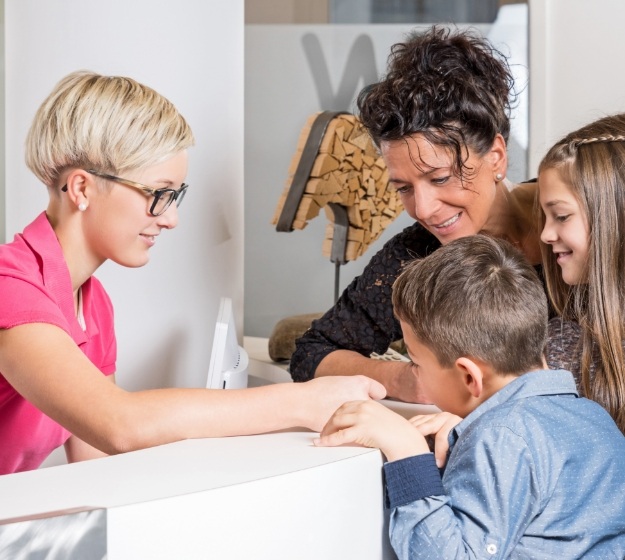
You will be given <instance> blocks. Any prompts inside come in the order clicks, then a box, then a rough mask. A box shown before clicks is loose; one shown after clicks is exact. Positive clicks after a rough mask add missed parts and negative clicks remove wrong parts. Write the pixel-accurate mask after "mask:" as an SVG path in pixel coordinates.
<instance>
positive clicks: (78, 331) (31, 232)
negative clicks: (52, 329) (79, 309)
mask: <svg viewBox="0 0 625 560" xmlns="http://www.w3.org/2000/svg"><path fill="white" fill-rule="evenodd" d="M22 236H23V239H24V240H25V241H26V242H27V243H28V245H29V246H30V247H31V249H32V250H33V251H34V252H35V253H37V255H38V256H39V258H40V259H41V263H42V264H41V276H42V278H43V283H44V285H45V286H46V288H47V289H48V291H49V293H50V294H51V295H52V297H53V298H54V300H55V301H56V303H57V304H58V306H59V308H60V309H61V312H62V313H63V316H64V317H65V319H66V320H67V324H68V326H69V328H70V329H71V336H72V338H73V339H74V340H75V341H77V342H78V343H79V344H80V343H82V342H86V341H87V334H86V333H85V332H84V331H83V330H82V328H81V326H80V324H79V323H78V320H77V318H76V310H75V308H74V290H73V287H72V279H71V277H70V275H69V269H68V268H67V262H66V261H65V255H64V254H63V250H62V249H61V245H60V243H59V240H58V239H57V237H56V234H55V233H54V229H52V225H51V224H50V222H49V220H48V217H47V215H46V213H45V212H42V213H41V214H39V216H37V218H36V219H35V220H34V221H33V222H32V223H31V224H30V225H28V226H27V227H26V228H25V229H24V232H23V234H22ZM90 284H91V279H88V280H87V282H85V283H84V284H83V286H82V297H83V313H84V316H85V323H86V324H87V328H88V329H89V325H93V321H90V319H91V317H90V313H91V309H90V308H91V305H90V298H89V295H90ZM91 334H95V333H91Z"/></svg>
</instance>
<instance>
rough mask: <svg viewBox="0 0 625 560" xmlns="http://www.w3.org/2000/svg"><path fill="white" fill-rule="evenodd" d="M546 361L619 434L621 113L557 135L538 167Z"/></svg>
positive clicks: (623, 208) (623, 209) (624, 151)
mask: <svg viewBox="0 0 625 560" xmlns="http://www.w3.org/2000/svg"><path fill="white" fill-rule="evenodd" d="M538 184H539V197H538V200H539V203H540V209H539V210H538V211H539V212H540V218H541V220H542V226H543V230H542V234H541V241H542V243H541V250H542V254H543V267H544V276H545V282H546V286H547V292H548V295H549V298H550V300H551V302H552V305H553V307H554V308H555V310H556V311H557V312H558V314H559V315H560V317H559V318H556V319H552V320H551V321H550V325H549V327H550V333H549V344H548V347H547V354H548V362H549V364H550V366H551V367H554V368H557V367H560V368H564V369H569V370H571V371H572V372H573V374H574V375H576V377H577V384H578V387H579V390H580V393H582V394H583V395H584V396H586V397H588V398H591V399H593V400H595V401H597V402H598V403H600V404H601V405H603V406H604V407H605V408H606V409H607V410H608V412H609V413H610V414H611V415H612V417H613V418H614V420H615V422H616V424H617V425H618V427H619V428H620V429H621V431H622V432H624V433H625V353H624V351H623V341H624V340H625V248H624V246H623V236H624V235H625V114H618V115H613V116H608V117H604V118H602V119H599V120H597V121H595V122H593V123H591V124H589V125H586V126H584V127H582V128H580V129H579V130H576V131H574V132H571V133H570V134H568V135H567V136H565V137H564V138H563V139H562V140H560V141H559V142H557V143H556V144H555V145H554V146H553V147H552V148H551V149H550V150H549V152H548V153H547V155H546V156H545V157H544V158H543V160H542V162H541V164H540V166H539V179H538Z"/></svg>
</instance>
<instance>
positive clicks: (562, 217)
mask: <svg viewBox="0 0 625 560" xmlns="http://www.w3.org/2000/svg"><path fill="white" fill-rule="evenodd" d="M569 217H570V214H560V215H559V216H556V221H557V222H560V223H562V222H566V221H567V220H568V219H569Z"/></svg>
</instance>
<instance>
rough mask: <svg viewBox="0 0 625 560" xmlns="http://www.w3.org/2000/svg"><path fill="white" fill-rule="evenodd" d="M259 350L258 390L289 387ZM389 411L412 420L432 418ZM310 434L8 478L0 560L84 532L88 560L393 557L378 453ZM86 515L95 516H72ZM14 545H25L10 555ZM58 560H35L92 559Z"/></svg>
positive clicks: (171, 448) (167, 450)
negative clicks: (326, 442) (327, 443)
mask: <svg viewBox="0 0 625 560" xmlns="http://www.w3.org/2000/svg"><path fill="white" fill-rule="evenodd" d="M263 340H265V341H266V339H256V340H255V339H251V340H250V339H246V347H248V344H249V345H250V346H251V348H249V349H248V351H249V352H250V358H251V360H250V362H251V363H250V373H251V374H252V375H253V376H254V377H256V381H257V382H265V381H271V382H276V381H286V380H288V379H290V378H289V377H288V374H286V372H285V371H284V369H283V368H279V367H277V366H275V365H273V366H272V364H269V363H267V362H266V361H265V360H264V359H263V358H262V356H261V357H260V358H258V357H257V356H256V350H258V348H257V349H256V350H255V348H256V347H255V345H260V346H259V350H258V351H259V352H260V353H261V354H262V348H263V346H262V345H263ZM265 343H266V342H265ZM285 376H286V377H285ZM390 406H391V407H393V408H394V407H395V406H399V407H400V410H399V411H400V412H402V411H403V412H406V414H407V415H408V414H415V413H418V412H428V411H431V410H433V409H432V407H418V406H412V405H403V404H401V403H391V404H390ZM434 410H435V409H434ZM314 435H315V434H313V433H311V432H309V431H306V430H294V431H284V432H279V433H272V434H266V435H260V436H248V437H232V438H216V439H201V440H188V441H183V442H178V443H174V444H170V445H164V446H161V447H155V448H152V449H146V450H143V451H137V452H132V453H126V454H123V455H118V456H115V457H107V458H104V459H98V460H94V461H87V462H83V463H76V464H71V465H60V466H53V467H48V468H43V469H39V470H37V471H31V472H26V473H18V474H13V475H5V476H0V560H2V559H4V558H11V559H12V560H15V559H18V558H28V555H27V553H28V552H29V550H28V549H29V547H34V546H37V543H39V544H41V543H43V542H44V541H45V538H44V535H45V533H46V531H47V532H48V533H50V531H52V532H53V533H54V535H52V536H53V537H54V538H52V539H51V540H52V542H55V543H56V545H54V546H56V547H57V548H58V547H59V546H60V545H59V543H61V542H63V541H70V544H71V541H72V539H78V537H79V533H80V532H81V530H82V531H87V532H88V531H90V536H91V539H92V541H93V540H94V539H95V541H97V542H96V544H91V545H88V546H90V547H91V550H94V551H96V552H94V554H93V555H92V556H88V558H107V559H108V560H121V559H124V560H125V559H133V560H134V559H138V558H150V559H151V560H157V559H161V558H162V559H168V560H169V559H171V558H181V559H185V560H189V559H195V558H219V559H231V558H232V559H243V558H253V559H255V560H260V559H268V560H269V559H271V560H279V559H288V560H293V559H295V558H297V559H298V560H305V559H311V560H312V559H314V560H320V559H323V560H331V559H337V560H339V559H340V560H345V559H349V558H358V559H359V560H366V559H376V560H378V559H381V558H394V557H395V556H394V554H393V552H392V550H391V548H390V545H389V543H388V537H387V526H386V519H385V512H384V509H383V485H382V468H381V467H382V456H381V453H380V452H379V451H378V450H375V449H365V448H357V447H340V448H316V447H313V446H312V438H313V437H314ZM81 509H84V510H87V511H86V512H85V513H84V514H72V515H69V513H71V512H76V511H79V510H81ZM59 513H64V515H61V516H60V517H53V518H52V521H54V522H55V523H54V524H51V515H58V514H59ZM91 514H93V515H91ZM81 515H83V516H88V515H91V519H90V520H89V519H86V518H84V517H80V516H81ZM38 516H39V517H41V519H39V520H37V519H34V518H35V517H38ZM64 520H65V521H67V522H66V523H64ZM70 520H71V523H70ZM89 524H91V525H89ZM94 524H97V525H98V530H94V529H93V525H94ZM81 527H82V529H81ZM33 534H37V535H38V536H37V538H32V535H33ZM16 535H17V537H19V536H20V535H21V540H20V539H18V538H17V537H16ZM94 535H95V536H94ZM95 541H94V542H95ZM11 542H18V543H19V546H18V547H17V548H16V549H15V550H12V551H11V549H10V548H7V547H8V546H9V545H8V543H11ZM41 546H44V545H43V544H41ZM68 546H69V545H68ZM68 550H69V549H68ZM32 551H33V550H30V552H32ZM57 553H58V551H57ZM5 554H8V556H5ZM20 554H23V556H20ZM58 554H59V555H58V556H54V555H53V554H52V553H50V555H49V556H44V555H41V556H37V557H41V558H63V560H69V559H71V558H81V560H82V559H83V558H85V556H84V554H85V553H84V549H83V550H82V552H76V555H74V556H73V555H72V553H70V552H69V551H65V552H61V553H58Z"/></svg>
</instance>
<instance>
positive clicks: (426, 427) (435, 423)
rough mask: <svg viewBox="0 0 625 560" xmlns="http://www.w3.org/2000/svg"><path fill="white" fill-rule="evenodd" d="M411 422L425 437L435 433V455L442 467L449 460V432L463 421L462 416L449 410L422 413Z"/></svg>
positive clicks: (437, 462) (439, 466)
mask: <svg viewBox="0 0 625 560" xmlns="http://www.w3.org/2000/svg"><path fill="white" fill-rule="evenodd" d="M409 422H410V423H411V424H412V425H413V426H414V427H415V428H417V430H419V432H420V433H421V434H422V435H423V436H424V437H425V436H430V435H434V457H435V459H436V466H437V467H438V468H439V469H441V468H443V467H444V466H445V463H446V462H447V452H448V451H449V433H450V432H451V430H453V429H454V427H455V426H457V425H458V424H460V422H462V418H460V416H456V415H455V414H451V413H449V412H439V413H438V414H421V415H419V416H413V417H412V418H411V419H410V420H409Z"/></svg>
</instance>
